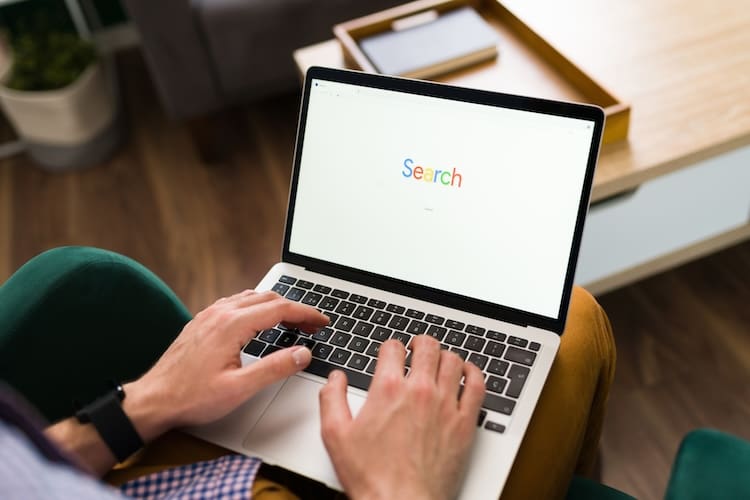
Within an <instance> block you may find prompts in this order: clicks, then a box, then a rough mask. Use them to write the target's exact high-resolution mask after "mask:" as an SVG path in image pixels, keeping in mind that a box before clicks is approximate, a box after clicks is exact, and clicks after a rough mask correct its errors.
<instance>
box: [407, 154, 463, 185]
mask: <svg viewBox="0 0 750 500" xmlns="http://www.w3.org/2000/svg"><path fill="white" fill-rule="evenodd" d="M401 175H403V176H404V177H406V178H407V179H408V178H410V177H411V178H413V179H414V180H417V181H423V182H431V183H433V184H442V185H443V186H451V187H458V188H460V187H461V182H462V181H463V177H462V176H461V174H459V173H458V172H457V171H456V168H455V167H453V170H452V171H451V170H438V169H432V168H429V167H422V166H420V165H416V166H415V165H414V160H412V159H411V158H407V159H405V160H404V169H403V170H402V171H401Z"/></svg>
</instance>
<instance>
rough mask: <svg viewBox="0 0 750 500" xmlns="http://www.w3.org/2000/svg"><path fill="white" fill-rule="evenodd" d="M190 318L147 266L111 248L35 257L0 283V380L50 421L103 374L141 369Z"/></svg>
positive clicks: (93, 388) (84, 398) (120, 376)
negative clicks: (3, 282)
mask: <svg viewBox="0 0 750 500" xmlns="http://www.w3.org/2000/svg"><path fill="white" fill-rule="evenodd" d="M189 320H190V314H189V313H188V311H187V309H186V308H185V306H184V305H183V304H182V303H181V302H180V301H179V299H178V298H177V297H176V296H175V295H174V293H173V292H172V291H171V290H170V289H169V287H167V285H165V284H164V282H162V281H161V280H160V279H159V278H157V277H156V276H155V275H154V274H153V273H151V272H150V271H149V270H148V269H146V268H145V267H143V266H142V265H140V264H138V263H137V262H135V261H133V260H131V259H129V258H127V257H123V256H122V255H118V254H116V253H113V252H108V251H105V250H99V249H95V248H84V247H64V248H57V249H54V250H50V251H48V252H45V253H43V254H40V255H38V256H36V257H35V258H33V259H32V260H30V261H29V262H28V263H26V264H25V265H24V266H23V267H21V268H20V269H19V270H18V271H17V272H16V273H15V274H14V275H13V276H11V277H10V279H8V281H7V282H6V283H5V284H3V286H2V287H0V379H4V380H5V381H6V382H7V383H9V384H10V385H11V386H13V387H14V388H15V389H16V390H17V391H18V392H20V393H21V394H22V395H23V396H24V397H26V399H28V400H29V401H30V402H31V403H32V404H33V405H35V406H36V407H37V408H38V409H39V410H40V412H41V413H42V414H43V415H44V416H45V417H46V418H47V419H49V420H50V421H54V420H57V419H59V418H62V417H65V416H69V415H71V413H72V409H73V405H72V401H73V400H74V399H76V400H78V401H80V402H82V403H87V402H89V401H90V400H92V399H93V398H94V397H96V396H97V395H99V394H101V393H103V392H104V391H106V390H107V380H110V379H114V380H123V381H124V380H129V379H133V378H136V377H138V376H139V375H141V374H142V373H143V372H145V371H146V370H147V369H148V368H149V367H150V366H151V365H152V364H153V363H154V361H155V360H156V359H157V358H158V356H159V355H160V354H161V353H162V352H164V350H165V349H166V347H167V346H168V345H169V344H170V342H171V341H172V339H174V337H175V336H176V335H177V334H178V333H179V332H180V330H181V329H182V327H183V326H184V324H185V323H186V322H187V321H189Z"/></svg>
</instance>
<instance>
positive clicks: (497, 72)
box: [333, 0, 630, 144]
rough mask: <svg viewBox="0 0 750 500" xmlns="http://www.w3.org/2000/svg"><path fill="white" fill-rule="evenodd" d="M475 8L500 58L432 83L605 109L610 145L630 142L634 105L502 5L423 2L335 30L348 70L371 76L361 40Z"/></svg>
mask: <svg viewBox="0 0 750 500" xmlns="http://www.w3.org/2000/svg"><path fill="white" fill-rule="evenodd" d="M464 5H471V6H472V7H474V8H475V9H476V10H477V11H478V12H479V14H480V15H481V16H482V17H483V18H484V20H485V21H487V22H488V23H489V24H490V25H491V26H492V27H493V28H495V30H496V31H497V33H498V36H499V37H500V41H499V56H498V57H497V59H495V60H492V61H487V62H484V63H479V64H476V65H474V66H471V67H468V68H465V69H461V70H458V71H454V72H451V73H447V74H445V75H441V76H439V77H436V78H434V79H433V80H435V81H439V82H444V83H450V84H453V85H460V86H464V87H473V88H481V89H486V90H494V91H500V92H507V93H512V94H521V95H528V96H534V97H542V98H547V99H558V100H564V101H575V102H585V103H590V104H596V105H598V106H601V107H602V108H603V109H604V113H605V115H606V116H607V121H606V123H605V127H604V138H603V142H604V143H605V144H607V143H611V142H615V141H619V140H622V139H625V138H627V136H628V126H629V123H630V105H629V104H627V103H626V102H624V101H622V100H621V99H619V98H618V97H616V96H615V94H614V93H612V92H611V91H609V90H608V89H606V88H605V87H604V86H603V85H601V84H599V83H598V82H597V81H596V80H594V79H593V78H592V77H590V76H589V75H587V74H586V73H585V72H584V71H583V70H582V69H580V68H579V67H578V66H576V65H575V64H574V63H573V62H571V61H570V60H569V59H568V58H566V57H565V56H564V55H562V54H561V53H560V51H558V50H557V49H556V48H555V47H554V46H553V45H552V44H550V43H549V42H548V41H546V40H545V39H544V38H542V37H541V36H540V35H539V34H537V33H536V32H534V31H533V30H532V29H531V28H530V27H529V26H527V25H526V24H525V23H524V22H523V21H522V20H521V19H519V18H518V17H517V16H516V15H515V14H513V12H511V11H510V10H509V9H508V8H507V7H505V6H504V5H503V4H501V3H500V2H499V1H497V0H418V1H416V2H411V3H408V4H405V5H401V6H398V7H395V8H392V9H388V10H384V11H382V12H377V13H375V14H371V15H369V16H365V17H361V18H359V19H354V20H351V21H347V22H345V23H341V24H337V25H336V26H334V28H333V32H334V34H335V35H336V38H337V39H338V40H339V43H340V44H341V48H342V52H343V54H344V60H345V61H346V63H347V65H349V66H350V67H352V68H355V69H361V70H363V71H367V72H370V73H375V72H376V70H375V68H374V67H373V65H372V63H371V62H370V61H369V59H368V58H367V57H366V56H365V54H364V53H363V52H362V51H361V50H360V48H359V45H358V43H357V42H358V40H360V39H361V38H364V37H367V36H370V35H374V34H377V33H381V32H383V31H388V30H390V29H391V26H392V24H393V22H394V21H397V20H399V19H403V18H406V17H410V16H413V15H415V14H420V13H422V12H427V11H430V10H435V11H437V12H438V13H441V12H446V11H449V10H452V9H455V8H458V7H462V6H464Z"/></svg>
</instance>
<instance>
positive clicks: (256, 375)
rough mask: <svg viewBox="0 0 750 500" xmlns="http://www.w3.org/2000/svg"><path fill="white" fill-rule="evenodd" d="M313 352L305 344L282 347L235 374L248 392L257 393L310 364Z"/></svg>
mask: <svg viewBox="0 0 750 500" xmlns="http://www.w3.org/2000/svg"><path fill="white" fill-rule="evenodd" d="M311 359H312V354H311V353H310V349H308V348H307V347H304V346H294V347H289V348H286V349H281V350H279V351H276V352H274V353H273V354H269V355H268V356H266V357H265V358H261V359H259V360H258V361H256V362H255V363H253V364H251V365H247V366H243V367H242V368H239V369H238V370H237V371H236V372H235V374H236V376H237V379H238V383H240V384H242V386H243V388H244V389H245V390H246V391H247V394H250V395H252V394H255V393H257V392H258V391H260V390H262V389H263V388H265V387H267V386H269V385H271V384H273V383H275V382H278V381H279V380H283V379H285V378H287V377H290V376H292V375H294V374H295V373H297V372H298V371H300V370H302V369H304V368H305V367H306V366H307V365H309V364H310V360H311Z"/></svg>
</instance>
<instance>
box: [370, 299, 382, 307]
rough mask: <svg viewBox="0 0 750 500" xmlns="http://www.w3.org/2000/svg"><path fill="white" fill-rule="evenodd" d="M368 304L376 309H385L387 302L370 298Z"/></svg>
mask: <svg viewBox="0 0 750 500" xmlns="http://www.w3.org/2000/svg"><path fill="white" fill-rule="evenodd" d="M367 305H368V306H370V307H374V308H375V309H383V308H384V307H385V302H383V301H382V300H378V299H370V300H368V301H367Z"/></svg>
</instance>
